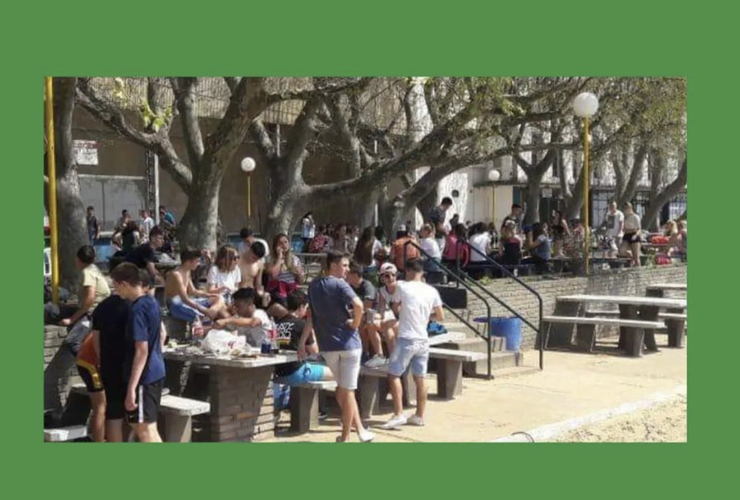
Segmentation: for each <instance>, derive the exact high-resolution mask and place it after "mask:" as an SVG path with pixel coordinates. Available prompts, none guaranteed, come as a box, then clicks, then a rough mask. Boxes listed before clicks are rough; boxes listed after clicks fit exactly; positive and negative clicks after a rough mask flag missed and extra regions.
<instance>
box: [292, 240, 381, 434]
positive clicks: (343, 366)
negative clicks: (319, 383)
mask: <svg viewBox="0 0 740 500" xmlns="http://www.w3.org/2000/svg"><path fill="white" fill-rule="evenodd" d="M348 271H349V257H348V256H347V255H346V254H343V253H340V252H329V253H328V255H327V256H326V267H325V275H324V276H323V277H321V278H319V279H315V280H313V281H312V282H311V284H310V285H309V287H308V301H309V316H308V319H307V321H306V325H305V326H304V328H303V335H301V339H300V341H299V343H298V357H299V358H300V359H305V357H306V341H307V340H308V337H309V335H310V334H311V330H312V329H313V330H314V331H315V332H316V340H317V342H318V344H319V350H320V351H321V352H322V354H323V356H324V359H325V360H326V364H327V366H328V367H329V368H330V369H331V371H332V373H333V374H334V377H335V378H336V380H337V393H336V394H337V402H338V403H339V407H340V408H341V410H342V435H341V436H339V437H338V438H337V442H345V441H347V440H348V439H349V434H350V431H351V429H352V425H353V424H354V426H355V428H356V429H357V432H358V434H359V436H360V441H362V442H367V441H371V440H372V439H373V438H374V437H375V436H374V435H373V433H371V432H369V431H368V430H366V429H365V428H364V427H363V425H362V421H361V420H360V412H359V411H358V409H357V400H356V399H355V390H356V389H357V378H358V377H359V375H360V357H361V356H362V343H361V342H360V336H359V334H358V333H357V327H359V326H360V322H361V321H362V311H363V306H362V302H361V301H360V299H359V298H358V297H357V295H356V294H355V292H353V291H352V288H351V287H350V286H349V284H348V283H347V282H346V281H345V278H346V277H347V272H348Z"/></svg>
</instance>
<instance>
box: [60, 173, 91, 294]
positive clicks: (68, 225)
mask: <svg viewBox="0 0 740 500" xmlns="http://www.w3.org/2000/svg"><path fill="white" fill-rule="evenodd" d="M57 208H58V225H59V227H58V231H59V271H60V274H59V277H60V284H61V285H62V286H63V287H65V288H67V289H68V290H69V291H71V292H74V293H76V292H77V286H78V284H79V271H78V270H77V268H76V267H75V258H76V256H77V250H79V248H80V247H81V246H83V245H88V244H89V241H88V239H87V216H86V214H85V206H84V204H83V203H82V198H80V183H79V180H78V178H77V170H76V169H71V170H69V172H68V174H67V175H66V176H65V177H57Z"/></svg>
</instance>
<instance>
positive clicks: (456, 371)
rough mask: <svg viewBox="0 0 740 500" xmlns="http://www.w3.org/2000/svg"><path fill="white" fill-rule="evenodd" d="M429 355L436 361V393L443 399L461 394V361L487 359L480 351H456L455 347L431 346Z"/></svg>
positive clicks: (468, 361)
mask: <svg viewBox="0 0 740 500" xmlns="http://www.w3.org/2000/svg"><path fill="white" fill-rule="evenodd" d="M429 357H430V358H433V359H436V360H438V362H437V395H438V396H440V397H442V398H445V399H453V398H454V397H455V396H458V395H460V394H462V376H463V372H462V368H463V363H470V362H477V361H481V360H483V359H487V355H486V354H485V353H482V352H470V351H458V350H456V349H442V348H439V347H432V348H430V349H429Z"/></svg>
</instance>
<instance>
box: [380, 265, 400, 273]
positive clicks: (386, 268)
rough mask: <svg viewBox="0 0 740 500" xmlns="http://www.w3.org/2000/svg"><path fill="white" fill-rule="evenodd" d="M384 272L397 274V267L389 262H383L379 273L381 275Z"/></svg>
mask: <svg viewBox="0 0 740 500" xmlns="http://www.w3.org/2000/svg"><path fill="white" fill-rule="evenodd" d="M386 273H391V274H398V268H396V266H394V265H393V264H391V263H390V262H386V263H385V264H383V265H382V266H380V274H381V275H383V274H386Z"/></svg>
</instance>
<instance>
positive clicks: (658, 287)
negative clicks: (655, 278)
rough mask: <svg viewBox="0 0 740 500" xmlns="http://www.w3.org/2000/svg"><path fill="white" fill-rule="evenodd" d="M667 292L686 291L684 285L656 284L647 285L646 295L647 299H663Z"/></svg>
mask: <svg viewBox="0 0 740 500" xmlns="http://www.w3.org/2000/svg"><path fill="white" fill-rule="evenodd" d="M667 291H679V292H680V291H684V292H685V291H687V286H686V283H656V284H654V285H648V286H647V288H646V295H647V296H649V297H663V296H664V295H665V292H667Z"/></svg>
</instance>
